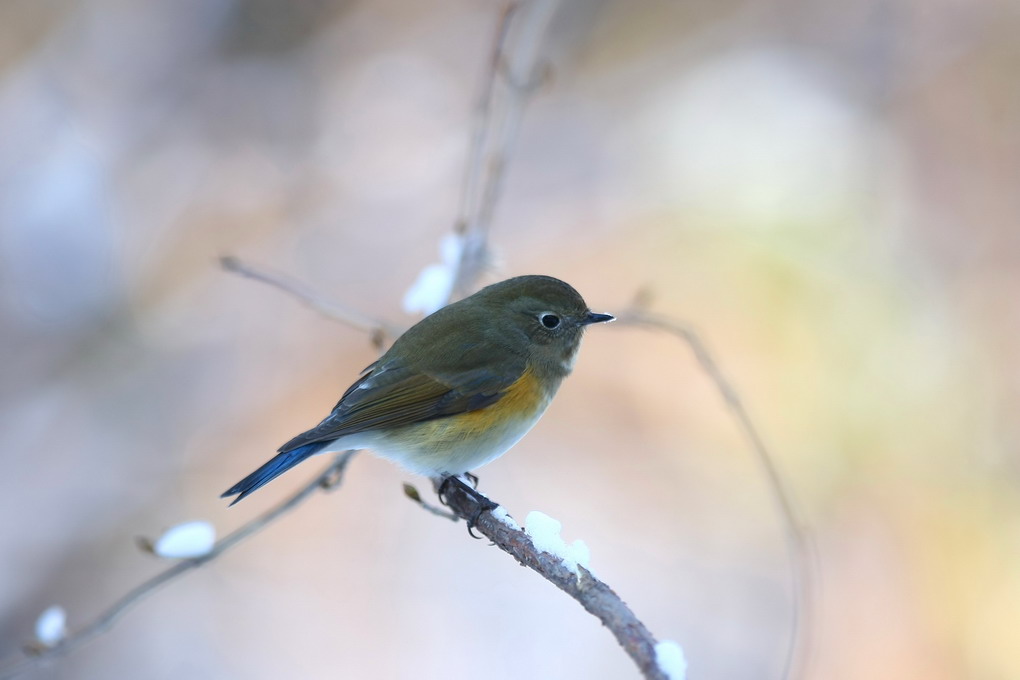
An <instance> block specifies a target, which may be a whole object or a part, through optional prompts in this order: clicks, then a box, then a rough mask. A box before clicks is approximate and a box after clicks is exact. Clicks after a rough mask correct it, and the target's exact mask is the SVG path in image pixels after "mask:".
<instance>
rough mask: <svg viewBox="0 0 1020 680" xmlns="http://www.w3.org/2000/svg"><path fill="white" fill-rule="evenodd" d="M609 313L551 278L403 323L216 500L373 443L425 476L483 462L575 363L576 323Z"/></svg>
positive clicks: (505, 284)
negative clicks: (337, 392) (333, 397)
mask: <svg viewBox="0 0 1020 680" xmlns="http://www.w3.org/2000/svg"><path fill="white" fill-rule="evenodd" d="M612 320H613V317H612V316H611V315H609V314H596V313H594V312H592V311H591V310H589V309H588V306H587V305H586V304H585V302H584V300H583V299H582V298H581V296H580V295H579V294H578V292H577V291H576V290H574V289H573V288H572V287H570V286H569V285H567V284H566V283H564V282H563V281H560V280H559V279H554V278H552V277H551V276H518V277H516V278H512V279H507V280H506V281H501V282H500V283H495V284H493V285H491V286H488V287H486V288H483V289H481V290H480V291H478V292H477V293H475V294H474V295H471V296H469V297H466V298H464V299H463V300H460V301H458V302H454V303H453V304H451V305H448V306H446V307H443V308H442V309H440V310H439V311H437V312H435V313H434V314H431V315H429V316H427V317H425V318H424V319H422V320H421V321H419V322H418V323H417V324H415V325H414V326H412V327H411V328H409V329H408V330H407V331H406V332H405V333H404V334H403V335H401V336H400V337H399V338H397V340H396V342H394V343H393V345H392V346H391V347H390V348H389V350H388V351H387V352H386V353H385V354H383V356H382V357H381V358H380V359H379V360H378V361H376V362H375V363H373V364H372V365H370V366H369V367H368V368H366V369H365V370H364V371H363V372H362V375H361V377H360V378H359V379H358V380H357V381H356V382H355V383H354V384H353V385H351V386H350V387H349V388H348V389H347V391H346V392H344V394H343V396H342V397H340V401H339V402H338V403H337V405H336V406H335V407H334V408H333V411H332V413H330V414H329V415H328V416H327V417H326V419H325V420H323V421H322V422H321V423H319V424H318V425H317V426H315V427H314V428H312V429H311V430H308V431H307V432H305V433H303V434H299V435H298V436H296V437H294V438H293V439H291V440H290V441H289V442H287V443H286V444H284V445H283V446H281V447H280V449H279V453H278V454H277V455H276V457H274V458H273V459H272V460H270V461H269V462H267V463H266V464H265V465H263V466H262V467H260V468H259V469H258V470H255V472H253V473H251V474H250V475H248V476H247V477H245V478H244V479H242V480H241V481H240V482H238V483H237V484H235V485H234V486H232V487H230V489H228V490H227V491H226V492H225V493H224V494H223V497H224V498H226V497H230V496H237V498H235V499H234V501H233V503H236V502H237V501H239V500H241V499H242V498H244V497H245V496H247V495H248V494H250V493H252V492H253V491H255V490H256V489H258V488H260V487H262V486H263V485H265V484H266V483H268V482H270V481H271V480H273V479H275V478H276V477H278V476H279V475H281V474H283V473H284V472H286V471H287V470H289V469H290V468H292V467H294V466H295V465H297V464H298V463H300V462H301V461H303V460H305V459H306V458H308V457H309V456H312V455H314V454H316V453H324V452H327V451H343V450H346V449H371V450H372V451H374V452H375V453H377V454H378V455H380V456H382V457H383V458H387V459H389V460H393V461H396V462H397V463H399V464H401V465H402V466H404V467H405V468H407V469H408V470H410V471H411V472H414V473H417V474H422V475H427V476H429V477H432V478H433V479H445V478H448V477H451V476H455V475H460V474H462V473H466V472H468V471H470V470H474V469H475V468H478V467H481V466H482V465H485V464H486V463H488V462H490V461H492V460H495V459H496V458H498V457H499V456H501V455H503V454H504V453H505V452H506V451H507V450H508V449H509V448H510V447H512V446H513V445H514V444H516V443H517V442H518V440H520V438H521V437H523V436H524V435H525V434H526V433H527V432H528V430H530V429H531V428H532V426H534V424H535V423H536V422H538V419H539V418H540V417H541V416H542V413H544V412H545V409H546V407H547V406H548V405H549V402H550V401H551V400H552V398H553V395H555V394H556V390H557V389H558V388H559V386H560V383H561V382H562V381H563V378H565V377H566V376H567V375H568V374H569V373H570V371H571V369H572V368H573V365H574V359H575V357H576V356H577V350H578V348H579V347H580V344H581V335H582V333H583V331H584V328H585V327H586V326H588V325H589V324H593V323H601V322H604V321H612ZM233 503H231V505H233Z"/></svg>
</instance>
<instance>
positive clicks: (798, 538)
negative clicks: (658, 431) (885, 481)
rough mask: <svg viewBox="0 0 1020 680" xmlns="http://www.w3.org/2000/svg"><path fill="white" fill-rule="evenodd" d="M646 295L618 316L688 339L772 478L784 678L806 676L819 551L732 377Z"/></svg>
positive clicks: (694, 336)
mask: <svg viewBox="0 0 1020 680" xmlns="http://www.w3.org/2000/svg"><path fill="white" fill-rule="evenodd" d="M644 297H645V296H643V295H639V296H638V299H637V300H636V301H635V303H634V304H633V305H632V306H631V308H630V309H628V310H626V311H624V312H623V313H621V314H619V315H617V323H624V324H632V325H635V326H644V327H647V328H652V329H655V330H659V331H664V332H666V333H669V334H671V335H674V336H676V337H678V338H680V339H681V340H683V341H684V342H686V343H687V344H688V345H689V346H690V348H691V351H692V352H693V353H694V358H695V359H696V360H697V362H698V364H699V365H700V366H701V368H702V370H703V371H704V372H705V373H706V374H707V375H708V377H709V378H710V379H711V380H712V382H713V383H714V384H715V387H716V389H717V390H718V391H719V394H720V395H722V398H723V401H724V402H725V404H726V408H727V410H729V412H730V413H731V414H732V415H733V417H734V419H735V420H736V421H737V424H738V426H739V427H740V430H741V432H742V433H743V434H744V436H745V438H746V439H747V441H748V443H749V444H750V446H751V450H752V451H753V452H754V454H755V458H756V459H757V461H758V463H759V464H760V466H761V468H762V469H763V470H764V472H765V476H766V479H767V480H768V487H769V490H770V491H771V492H772V497H773V500H774V501H775V503H776V506H777V507H778V508H779V514H780V517H781V518H782V521H783V527H784V530H785V533H786V549H787V553H788V555H789V560H790V569H791V572H792V573H791V580H792V582H793V584H792V589H791V592H792V594H793V598H792V604H791V608H792V612H791V633H790V642H789V645H788V646H787V650H786V660H785V666H784V671H783V677H784V678H800V677H807V670H808V666H809V663H810V658H809V657H810V651H811V642H810V637H809V636H810V634H811V628H812V626H811V620H812V616H813V614H814V594H815V579H814V576H815V569H814V567H815V550H814V544H813V543H812V541H811V537H810V534H809V533H808V531H807V529H806V527H805V525H804V523H803V522H801V520H800V518H799V514H798V512H797V510H796V509H795V507H794V505H793V500H792V495H791V493H790V491H789V490H788V489H787V488H786V484H785V482H784V481H783V477H782V475H781V474H780V472H779V469H778V468H777V467H776V464H775V460H774V457H773V456H772V454H771V453H770V452H769V450H768V447H766V446H765V441H764V440H763V439H762V438H761V435H760V434H759V433H758V429H757V428H756V427H755V426H754V422H753V421H752V420H751V416H750V414H748V412H747V409H746V408H745V407H744V403H743V402H742V401H741V399H740V395H739V394H738V393H737V390H736V389H735V388H734V387H733V385H731V384H730V382H729V380H727V379H726V377H725V376H724V375H723V373H722V371H721V370H720V369H719V365H718V364H717V363H716V362H715V359H713V358H712V355H711V353H710V352H709V351H708V346H707V345H705V343H704V342H703V341H702V340H701V338H700V337H698V334H697V333H695V332H694V329H693V328H691V327H690V326H689V325H687V324H685V323H683V322H681V321H677V320H675V319H670V318H667V317H664V316H660V315H656V314H651V313H649V312H648V311H646V310H645V308H644V307H645V303H646V300H644V299H643V298H644Z"/></svg>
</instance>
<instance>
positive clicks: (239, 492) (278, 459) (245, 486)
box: [220, 442, 329, 505]
mask: <svg viewBox="0 0 1020 680" xmlns="http://www.w3.org/2000/svg"><path fill="white" fill-rule="evenodd" d="M328 443H329V442H314V443H311V444H305V445H304V446H299V447H298V448H296V449H291V450H290V451H284V452H282V453H278V454H276V456H274V457H273V458H272V459H271V460H270V461H269V462H268V463H266V464H265V465H263V466H262V467H260V468H259V469H258V470H256V471H255V472H253V473H251V474H250V475H248V476H247V477H245V478H244V479H242V480H241V481H239V482H238V483H237V484H235V485H234V486H232V487H230V488H229V489H227V490H226V491H224V492H223V493H222V494H221V495H220V498H229V497H230V496H237V498H235V499H234V500H233V501H232V502H231V503H230V504H231V505H233V504H234V503H236V502H237V501H239V500H241V499H242V498H244V497H245V496H247V495H248V494H250V493H252V492H254V491H256V490H257V489H260V488H262V487H263V486H265V485H266V484H268V483H269V482H271V481H273V480H274V479H276V478H277V477H279V476H280V475H282V474H283V473H284V472H286V471H287V470H289V469H291V468H292V467H294V466H295V465H297V464H298V463H300V462H301V461H303V460H304V459H305V458H308V457H309V456H312V455H314V454H316V453H318V452H319V451H321V450H322V449H324V448H326V445H327V444H328Z"/></svg>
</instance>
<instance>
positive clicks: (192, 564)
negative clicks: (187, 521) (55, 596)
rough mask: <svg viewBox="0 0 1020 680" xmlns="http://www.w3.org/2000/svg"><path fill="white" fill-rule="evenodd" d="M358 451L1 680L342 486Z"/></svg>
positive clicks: (69, 646) (1, 673)
mask: <svg viewBox="0 0 1020 680" xmlns="http://www.w3.org/2000/svg"><path fill="white" fill-rule="evenodd" d="M355 453H357V452H356V451H344V452H343V453H339V454H337V456H336V457H335V458H334V459H333V462H332V463H330V465H329V467H327V468H326V469H325V470H323V471H322V472H321V473H319V475H318V476H316V477H315V479H313V480H312V481H311V482H309V483H308V484H306V485H305V486H303V487H302V488H301V489H299V490H298V491H297V493H295V494H293V495H292V496H290V497H289V498H288V499H286V500H285V501H283V502H282V503H280V504H279V505H277V506H276V507H274V508H272V509H270V510H268V511H267V512H265V513H263V514H262V515H259V516H258V517H256V518H255V519H253V520H252V521H250V522H248V523H247V524H245V525H243V526H242V527H240V528H239V529H237V530H236V531H234V532H233V533H231V534H228V535H226V536H224V537H223V538H222V539H220V540H219V541H218V542H217V543H216V545H214V546H213V548H212V550H210V551H209V552H208V553H207V554H205V555H202V556H201V557H194V558H191V559H185V560H181V561H179V562H177V563H176V564H174V565H173V566H172V567H170V568H168V569H165V570H163V571H161V572H160V573H158V574H156V575H155V576H153V577H152V578H150V579H149V580H148V581H145V582H144V583H141V584H139V585H137V586H135V587H134V588H133V589H131V590H130V591H128V592H127V593H125V594H124V595H123V596H121V598H120V599H119V600H117V601H116V602H114V603H113V604H112V605H110V606H109V607H107V608H106V610H105V611H103V612H102V613H101V614H100V615H99V616H97V617H96V618H95V619H93V620H92V621H91V622H90V623H87V624H86V625H85V626H83V627H82V628H80V629H78V630H77V631H76V632H74V633H72V634H71V635H68V636H67V637H65V638H64V639H63V640H61V641H60V642H59V643H57V644H55V645H53V646H52V647H42V646H38V645H35V646H30V647H28V648H26V649H25V654H26V656H25V658H23V659H21V660H20V661H18V662H15V663H13V664H11V665H10V666H8V667H6V668H4V669H2V670H0V680H9V678H14V677H16V676H18V675H21V674H22V673H24V672H26V671H28V670H30V669H32V668H34V667H35V666H37V665H38V664H39V663H41V662H42V661H44V660H47V659H56V658H59V657H62V656H64V655H65V654H69V653H71V652H73V651H75V650H77V649H78V648H79V647H81V646H82V645H84V644H85V643H87V642H89V641H91V640H92V639H93V638H95V637H97V636H99V635H102V634H103V633H105V632H107V631H108V630H110V628H112V627H113V626H114V625H115V624H116V623H117V621H119V620H120V618H121V617H122V616H123V615H124V614H125V613H126V612H127V611H128V610H129V609H131V608H132V607H134V606H135V605H136V604H138V603H139V602H141V601H142V600H144V599H145V598H146V597H148V596H149V595H151V594H152V593H154V592H155V591H156V590H158V589H159V588H161V587H163V586H164V585H166V584H168V583H170V582H171V581H175V580H177V579H178V578H180V577H181V576H183V575H184V574H186V573H188V572H189V571H192V570H193V569H197V568H198V567H201V566H202V565H204V564H207V563H208V562H212V561H213V560H215V559H216V558H218V557H219V556H220V555H222V554H223V553H225V552H227V551H228V550H230V549H231V548H233V547H234V546H236V545H237V544H238V543H240V542H242V541H244V540H245V539H247V538H249V537H251V536H252V535H253V534H255V533H256V532H258V531H260V530H261V529H263V528H264V527H266V526H267V525H268V524H270V523H272V522H273V521H275V520H276V519H278V518H279V517H280V516H281V515H285V514H286V513H288V512H290V511H291V510H293V509H294V508H295V507H297V506H298V505H300V504H301V503H303V502H304V501H305V500H306V499H307V498H308V497H309V496H311V495H312V494H314V493H315V492H316V491H324V490H331V489H334V488H336V487H338V486H339V485H340V483H341V482H342V481H343V475H344V471H345V470H346V468H347V463H348V462H350V460H351V458H353V457H354V454H355Z"/></svg>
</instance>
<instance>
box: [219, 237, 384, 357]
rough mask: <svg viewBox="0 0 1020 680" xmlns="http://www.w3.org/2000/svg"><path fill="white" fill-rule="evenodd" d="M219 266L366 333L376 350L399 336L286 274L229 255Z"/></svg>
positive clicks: (221, 260) (380, 323) (382, 322)
mask: <svg viewBox="0 0 1020 680" xmlns="http://www.w3.org/2000/svg"><path fill="white" fill-rule="evenodd" d="M220 266H222V267H223V269H225V270H226V271H228V272H231V273H233V274H239V275H241V276H243V277H245V278H248V279H254V280H255V281H260V282H262V283H265V284H267V285H269V286H272V287H273V288H277V289H279V290H281V291H283V292H284V293H287V294H288V295H292V296H293V297H296V298H297V299H298V300H300V301H301V302H303V303H304V304H305V305H307V306H308V307H311V308H312V309H314V310H315V311H316V312H318V313H319V314H322V315H323V316H324V317H326V318H327V319H330V320H331V321H338V322H340V323H342V324H344V325H346V326H350V327H351V328H354V329H356V330H359V331H364V332H365V333H368V334H369V336H370V337H371V339H372V344H373V345H375V346H376V347H378V348H381V347H382V346H383V345H385V344H386V341H387V339H392V338H395V337H397V336H398V335H400V333H401V331H400V329H399V328H397V327H395V326H392V325H390V324H388V323H386V322H385V321H381V320H379V319H374V318H372V317H369V316H365V315H364V314H360V313H358V312H356V311H354V310H353V309H351V308H349V307H346V306H344V305H341V304H340V303H338V302H336V301H335V300H330V299H327V298H325V297H323V296H322V295H320V294H319V293H317V292H315V291H314V290H312V288H310V287H309V286H307V285H305V284H303V283H301V282H300V281H296V280H295V279H293V278H291V277H289V276H287V275H286V274H279V273H274V272H269V271H266V270H264V269H258V268H255V267H252V266H251V265H249V264H246V263H244V262H242V261H241V260H240V259H238V258H236V257H234V256H232V255H225V256H223V257H221V258H220Z"/></svg>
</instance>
